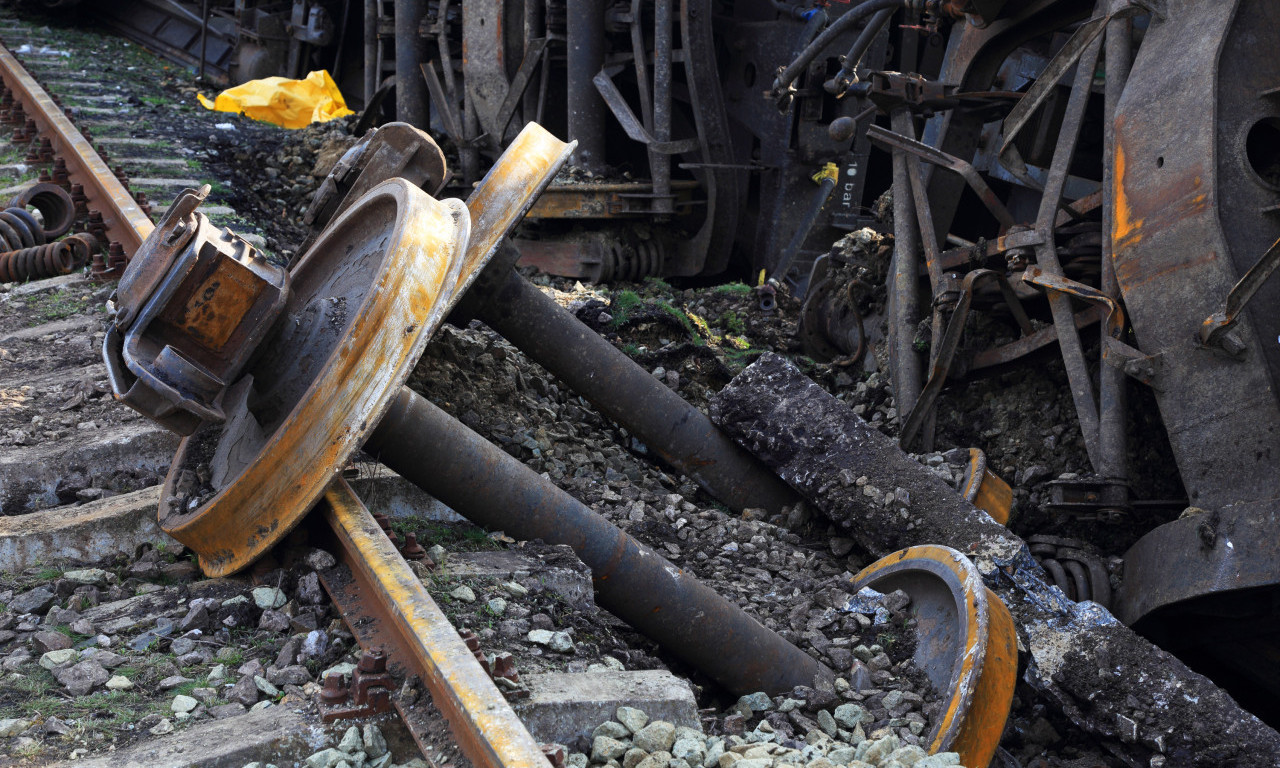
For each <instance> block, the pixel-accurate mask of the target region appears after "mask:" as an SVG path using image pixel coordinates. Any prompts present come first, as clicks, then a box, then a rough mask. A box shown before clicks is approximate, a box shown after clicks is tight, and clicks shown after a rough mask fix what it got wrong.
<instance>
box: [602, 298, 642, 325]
mask: <svg viewBox="0 0 1280 768" xmlns="http://www.w3.org/2000/svg"><path fill="white" fill-rule="evenodd" d="M643 305H644V300H643V299H641V298H640V294H638V293H636V292H635V291H618V292H617V293H616V294H614V296H613V300H612V301H610V302H609V312H610V314H612V315H613V322H611V323H610V325H612V326H613V327H614V328H618V327H620V326H622V325H624V324H625V323H626V322H627V321H628V320H630V319H631V317H632V315H634V314H635V313H636V310H637V309H639V308H640V307H642V306H643Z"/></svg>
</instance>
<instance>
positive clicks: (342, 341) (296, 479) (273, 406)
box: [159, 179, 470, 575]
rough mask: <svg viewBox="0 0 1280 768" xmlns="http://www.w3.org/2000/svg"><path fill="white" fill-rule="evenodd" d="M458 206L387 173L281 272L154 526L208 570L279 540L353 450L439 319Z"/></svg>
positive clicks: (231, 565) (457, 235) (453, 276)
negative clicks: (271, 309)
mask: <svg viewBox="0 0 1280 768" xmlns="http://www.w3.org/2000/svg"><path fill="white" fill-rule="evenodd" d="M469 227H470V217H469V216H468V214H467V211H466V208H465V206H464V205H463V204H462V203H461V202H460V201H456V200H452V201H444V202H441V201H437V200H434V199H432V198H431V197H429V196H428V195H427V194H426V193H424V192H422V191H421V190H419V189H418V188H417V187H414V186H412V185H411V184H409V183H408V182H405V181H403V180H399V179H392V180H390V181H387V182H384V183H383V184H381V185H379V186H377V187H375V188H374V190H373V191H371V192H369V193H368V194H367V195H365V197H364V198H362V199H361V200H360V201H358V202H357V203H356V204H354V205H352V206H350V207H349V208H348V209H347V210H346V211H345V212H344V213H343V214H342V215H341V216H339V217H338V219H337V220H336V221H334V223H333V224H332V225H330V227H329V228H328V229H326V230H325V232H324V234H322V235H321V236H320V238H319V239H318V240H317V241H316V244H315V246H314V247H313V248H312V249H311V250H310V251H308V252H307V253H306V254H305V255H304V256H303V258H302V260H301V261H299V262H298V264H296V265H295V266H294V267H293V269H292V270H291V272H290V286H291V288H290V291H289V295H288V299H287V303H286V305H285V309H284V311H283V313H282V316H281V318H280V320H278V321H277V322H276V323H275V325H274V326H272V328H271V331H270V333H268V334H267V335H266V336H265V337H263V343H262V347H261V350H260V351H259V353H258V355H257V356H256V357H255V358H254V361H253V363H252V364H251V365H249V366H248V367H246V369H245V371H244V375H243V376H242V377H241V378H240V380H239V381H237V382H236V383H235V386H234V387H233V388H232V389H231V390H230V391H228V393H227V395H226V397H225V398H224V400H223V403H222V405H223V407H224V408H225V409H226V413H227V421H226V424H225V426H221V425H212V424H206V425H203V426H202V427H201V428H200V430H199V431H197V432H196V433H195V434H194V435H192V436H191V437H188V438H186V439H184V440H183V442H182V444H181V445H180V446H179V448H178V454H177V456H175V458H174V461H173V464H172V465H171V467H170V470H169V474H168V476H167V477H166V478H165V492H164V495H163V499H162V502H161V506H160V512H159V516H160V525H161V527H162V528H164V529H165V531H166V532H168V533H169V534H170V535H171V536H173V537H174V538H176V539H178V540H180V541H183V542H184V543H187V544H188V546H190V547H192V549H193V550H195V551H196V552H197V554H198V555H199V557H200V565H201V567H202V568H203V569H204V571H205V572H206V573H208V574H210V575H224V574H228V573H233V572H235V571H237V570H239V569H240V568H243V567H244V566H245V565H248V564H249V563H250V562H252V561H253V560H254V559H255V558H256V557H257V556H258V555H260V554H261V553H262V552H265V551H266V550H267V549H268V548H270V547H271V546H272V545H273V544H274V543H275V542H277V541H279V540H280V538H281V537H283V536H284V535H285V534H286V533H288V532H289V530H291V529H292V528H293V527H294V526H295V525H296V524H297V523H298V522H299V520H301V518H302V517H303V515H304V514H305V513H306V511H307V510H308V509H309V508H310V507H311V505H312V504H313V503H315V501H316V500H317V499H318V498H319V497H320V495H321V494H322V493H323V491H324V487H325V485H326V483H328V481H329V478H330V476H331V475H332V474H333V472H334V471H336V470H337V469H338V468H340V467H341V466H343V465H344V464H345V463H346V461H347V459H348V458H349V457H350V456H351V455H352V454H353V453H354V452H355V451H356V450H357V449H359V447H360V445H361V443H362V442H363V439H364V436H365V435H367V434H368V432H369V430H371V429H372V428H373V426H374V424H376V423H377V419H378V416H379V415H380V414H381V412H382V410H383V409H384V408H385V407H386V404H387V402H388V401H389V399H390V398H391V397H392V396H394V394H395V392H396V390H397V389H398V388H399V386H400V384H401V383H402V382H403V381H404V380H405V379H407V378H408V375H409V371H410V370H411V369H412V367H413V365H414V363H415V362H416V361H417V360H418V357H419V356H420V355H421V353H422V349H423V348H424V347H425V346H426V343H427V340H428V339H429V338H430V335H431V332H432V331H433V330H434V329H435V327H436V326H437V325H438V324H439V323H440V321H441V320H442V319H443V316H444V313H445V311H446V310H447V306H448V304H449V303H450V301H451V299H452V298H453V295H454V294H453V292H452V291H453V286H454V284H455V283H456V282H457V280H458V274H459V268H460V266H461V263H462V249H463V247H464V244H465V243H466V242H467V235H468V231H469Z"/></svg>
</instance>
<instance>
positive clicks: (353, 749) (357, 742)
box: [338, 725, 364, 755]
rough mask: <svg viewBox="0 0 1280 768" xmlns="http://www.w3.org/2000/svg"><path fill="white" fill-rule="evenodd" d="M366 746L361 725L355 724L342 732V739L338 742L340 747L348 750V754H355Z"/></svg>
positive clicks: (343, 750) (342, 749)
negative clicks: (362, 737)
mask: <svg viewBox="0 0 1280 768" xmlns="http://www.w3.org/2000/svg"><path fill="white" fill-rule="evenodd" d="M363 747H364V741H363V740H362V739H361V738H360V727H359V726H357V725H353V726H351V727H350V728H348V729H347V732H346V733H344V734H342V741H339V742H338V749H339V750H341V751H342V752H346V753H347V754H348V755H354V754H355V753H357V752H359V751H361V750H362V749H363Z"/></svg>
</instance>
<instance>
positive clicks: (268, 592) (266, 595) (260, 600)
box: [252, 587, 289, 611]
mask: <svg viewBox="0 0 1280 768" xmlns="http://www.w3.org/2000/svg"><path fill="white" fill-rule="evenodd" d="M252 594H253V604H254V605H256V606H258V607H259V608H261V609H262V610H264V611H269V610H273V609H275V608H279V607H280V606H282V605H284V604H285V603H287V602H289V598H287V597H285V594H284V592H282V591H281V590H279V589H277V588H276V587H255V588H254V590H253V592H252Z"/></svg>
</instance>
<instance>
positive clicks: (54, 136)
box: [0, 45, 155, 258]
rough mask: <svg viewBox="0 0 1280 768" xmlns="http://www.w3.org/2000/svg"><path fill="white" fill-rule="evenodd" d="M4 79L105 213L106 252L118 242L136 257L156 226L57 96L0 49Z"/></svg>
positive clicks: (92, 202) (128, 254) (74, 178)
mask: <svg viewBox="0 0 1280 768" xmlns="http://www.w3.org/2000/svg"><path fill="white" fill-rule="evenodd" d="M0 79H2V80H3V81H4V84H5V86H6V87H7V88H8V89H9V90H10V92H12V94H13V98H14V100H15V101H17V102H18V103H20V104H21V105H22V110H23V112H25V113H26V117H27V119H29V120H32V121H34V122H35V124H36V128H37V130H38V131H39V134H40V136H41V138H46V139H48V140H49V142H50V143H51V144H52V145H53V151H54V154H55V155H57V156H58V157H61V158H62V159H63V160H65V161H66V164H67V173H68V175H69V176H70V179H71V181H72V182H73V183H77V184H80V185H82V186H83V187H84V193H85V195H86V196H88V198H89V208H90V209H91V210H96V211H98V212H100V213H101V214H102V223H103V226H104V227H105V228H106V232H107V240H108V243H105V244H104V251H109V249H110V244H111V243H119V244H120V245H121V246H122V247H123V248H124V252H125V255H126V257H127V258H128V257H132V256H133V254H134V253H135V252H136V251H137V250H138V246H140V245H141V244H142V241H143V240H145V239H146V238H147V235H149V234H151V230H153V229H155V224H153V223H152V221H151V219H150V218H149V217H148V216H147V214H145V213H143V211H142V208H140V207H139V206H138V204H137V202H136V201H134V199H133V195H131V194H130V193H129V190H127V189H125V187H124V185H123V184H121V183H120V180H119V179H117V178H116V176H115V174H114V173H112V171H111V168H109V167H108V166H107V163H106V161H104V160H103V159H102V157H101V156H100V155H98V152H97V151H96V150H95V149H94V148H93V145H92V144H91V143H89V140H88V139H86V138H85V136H84V134H82V133H81V132H80V130H79V129H77V128H76V127H75V125H74V124H72V122H71V120H70V119H69V118H68V117H67V116H66V114H65V113H63V111H62V108H61V107H59V106H58V105H57V104H56V103H55V102H54V100H53V97H51V96H50V95H49V94H48V93H47V92H46V91H45V90H44V89H43V88H41V87H40V84H39V83H37V82H36V79H35V78H34V77H32V76H31V73H29V72H27V70H26V68H24V67H23V66H22V64H21V63H20V62H19V61H18V60H17V59H16V58H14V56H13V54H12V53H10V52H9V49H7V48H5V47H4V46H3V45H0Z"/></svg>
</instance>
